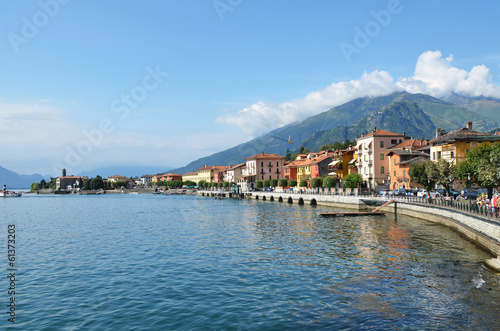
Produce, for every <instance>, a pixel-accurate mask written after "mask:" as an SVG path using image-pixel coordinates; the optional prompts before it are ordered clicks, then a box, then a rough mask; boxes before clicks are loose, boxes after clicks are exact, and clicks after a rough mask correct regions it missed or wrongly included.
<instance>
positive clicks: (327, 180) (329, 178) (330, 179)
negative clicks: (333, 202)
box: [323, 176, 337, 188]
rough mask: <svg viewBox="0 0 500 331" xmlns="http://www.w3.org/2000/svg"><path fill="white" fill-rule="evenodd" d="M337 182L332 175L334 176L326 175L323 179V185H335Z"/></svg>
mask: <svg viewBox="0 0 500 331" xmlns="http://www.w3.org/2000/svg"><path fill="white" fill-rule="evenodd" d="M335 184H337V180H336V179H335V178H334V177H332V176H326V177H325V178H324V179H323V187H325V188H327V187H334V186H335Z"/></svg>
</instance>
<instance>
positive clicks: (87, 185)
mask: <svg viewBox="0 0 500 331" xmlns="http://www.w3.org/2000/svg"><path fill="white" fill-rule="evenodd" d="M91 181H92V180H91V179H88V178H87V179H85V180H84V181H83V189H84V190H90V182H91Z"/></svg>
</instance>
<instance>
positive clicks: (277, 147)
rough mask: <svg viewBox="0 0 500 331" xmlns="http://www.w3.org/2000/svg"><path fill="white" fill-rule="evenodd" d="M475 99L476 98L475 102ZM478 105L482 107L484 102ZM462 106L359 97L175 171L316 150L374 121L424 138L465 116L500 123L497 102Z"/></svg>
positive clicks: (400, 96)
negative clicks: (479, 109) (475, 107)
mask: <svg viewBox="0 0 500 331" xmlns="http://www.w3.org/2000/svg"><path fill="white" fill-rule="evenodd" d="M479 101H480V100H476V105H477V104H479V103H477V102H479ZM460 104H461V105H464V104H465V102H464V101H463V100H462V102H461V103H460ZM481 104H482V105H483V106H484V107H486V104H483V103H481ZM461 105H457V104H454V103H452V102H450V101H445V100H440V99H437V98H434V97H432V96H429V95H425V94H410V93H407V92H396V93H392V94H390V95H387V96H382V97H365V98H358V99H354V100H352V101H349V102H347V103H345V104H343V105H340V106H337V107H333V108H331V109H329V110H327V111H325V112H323V113H320V114H318V115H315V116H312V117H310V118H308V119H306V120H304V121H302V122H300V123H294V124H289V125H287V126H285V127H282V128H279V129H277V130H274V131H271V132H269V133H267V134H265V135H262V136H260V137H257V138H255V139H253V140H251V141H248V142H246V143H243V144H240V145H238V146H235V147H233V148H230V149H227V150H225V151H222V152H218V153H215V154H213V155H210V156H206V157H204V158H201V159H198V160H196V161H193V162H191V163H189V164H188V165H187V166H185V167H182V168H178V169H174V170H175V172H177V173H180V174H182V173H185V172H188V171H195V170H198V169H199V168H201V167H202V166H203V165H204V164H208V165H231V164H238V163H241V162H244V158H246V157H249V156H252V155H255V154H258V153H261V152H266V153H278V154H281V155H284V154H285V152H286V149H287V148H289V149H290V151H297V150H298V149H299V148H300V147H301V146H304V147H308V148H310V149H311V150H315V149H318V148H319V147H320V146H321V145H324V144H326V143H327V142H330V143H333V142H335V141H340V142H343V141H345V139H349V140H352V139H353V138H356V137H359V136H360V135H361V132H362V131H365V133H368V132H371V130H372V129H373V127H374V126H376V127H377V128H380V129H385V130H389V131H394V132H400V133H402V132H403V131H406V134H407V135H410V136H414V137H416V138H421V137H422V136H423V137H424V138H427V139H430V138H433V136H434V135H435V128H438V127H439V128H442V129H445V130H447V131H449V130H454V129H458V128H461V127H464V126H465V124H466V123H467V122H468V121H472V122H473V127H474V130H477V131H484V132H488V131H490V130H492V129H495V128H498V127H499V126H500V125H499V123H498V120H495V119H494V118H493V117H491V113H494V109H495V107H496V103H492V104H490V107H491V108H487V109H486V108H485V109H483V111H482V112H476V111H473V110H471V109H468V108H466V107H463V106H461ZM468 107H470V105H469V106H468ZM486 115H488V116H486ZM288 137H291V139H290V140H291V141H293V145H292V144H289V143H287V140H288Z"/></svg>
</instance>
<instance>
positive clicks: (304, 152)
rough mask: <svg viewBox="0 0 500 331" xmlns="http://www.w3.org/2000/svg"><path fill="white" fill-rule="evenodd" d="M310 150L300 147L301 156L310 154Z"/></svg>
mask: <svg viewBox="0 0 500 331" xmlns="http://www.w3.org/2000/svg"><path fill="white" fill-rule="evenodd" d="M309 153H310V151H309V148H305V147H304V146H301V147H300V150H299V154H309Z"/></svg>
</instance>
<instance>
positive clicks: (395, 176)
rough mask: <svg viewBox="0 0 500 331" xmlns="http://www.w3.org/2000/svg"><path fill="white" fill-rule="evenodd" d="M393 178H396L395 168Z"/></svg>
mask: <svg viewBox="0 0 500 331" xmlns="http://www.w3.org/2000/svg"><path fill="white" fill-rule="evenodd" d="M394 178H396V170H394Z"/></svg>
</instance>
